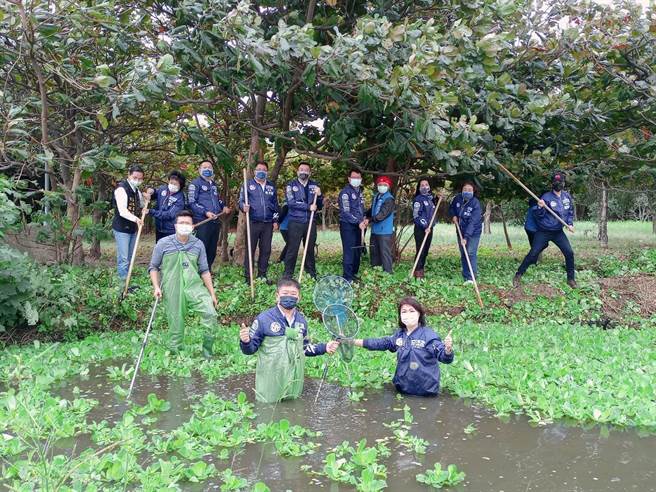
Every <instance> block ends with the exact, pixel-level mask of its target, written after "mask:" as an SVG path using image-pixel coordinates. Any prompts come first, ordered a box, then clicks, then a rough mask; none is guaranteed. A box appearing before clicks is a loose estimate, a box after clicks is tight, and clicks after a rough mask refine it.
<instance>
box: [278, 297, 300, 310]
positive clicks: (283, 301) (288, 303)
mask: <svg viewBox="0 0 656 492" xmlns="http://www.w3.org/2000/svg"><path fill="white" fill-rule="evenodd" d="M297 304H298V297H296V296H280V305H281V306H282V307H284V308H285V309H294V308H295V307H296V305H297Z"/></svg>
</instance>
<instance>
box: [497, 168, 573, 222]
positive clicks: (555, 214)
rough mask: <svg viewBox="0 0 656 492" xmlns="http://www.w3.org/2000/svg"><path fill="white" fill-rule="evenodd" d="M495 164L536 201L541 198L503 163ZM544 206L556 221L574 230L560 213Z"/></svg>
mask: <svg viewBox="0 0 656 492" xmlns="http://www.w3.org/2000/svg"><path fill="white" fill-rule="evenodd" d="M497 166H499V167H500V168H501V170H502V171H503V172H505V173H506V174H507V175H508V176H510V177H511V178H512V179H514V180H515V182H516V183H517V184H518V185H519V186H521V187H522V188H523V189H524V191H526V193H528V194H529V195H531V196H532V197H533V198H535V199H536V200H537V201H538V202H539V201H540V200H541V198H540V197H539V196H537V195H536V194H535V193H533V192H532V191H531V190H529V189H528V187H527V186H526V185H524V183H522V182H521V181H520V180H519V178H517V176H515V175H514V174H513V173H511V172H510V171H509V170H508V169H506V167H505V166H504V165H503V164H499V163H497ZM544 208H545V209H547V212H549V213H550V214H551V215H553V216H554V217H555V218H556V220H557V221H558V222H560V223H561V224H563V225H564V226H565V227H566V228H567V229H568V230H569V231H570V232H572V233H573V232H574V231H573V229H572V226H570V225H569V224H568V223H567V222H565V221H564V220H563V219H562V218H561V217H560V215H558V214H557V213H556V212H554V211H553V210H551V208H550V207H549V205H547V204H545V205H544Z"/></svg>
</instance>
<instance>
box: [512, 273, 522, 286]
mask: <svg viewBox="0 0 656 492" xmlns="http://www.w3.org/2000/svg"><path fill="white" fill-rule="evenodd" d="M521 284H522V276H521V275H520V274H518V273H517V274H515V277H514V278H513V287H514V288H517V287H519V286H520V285H521Z"/></svg>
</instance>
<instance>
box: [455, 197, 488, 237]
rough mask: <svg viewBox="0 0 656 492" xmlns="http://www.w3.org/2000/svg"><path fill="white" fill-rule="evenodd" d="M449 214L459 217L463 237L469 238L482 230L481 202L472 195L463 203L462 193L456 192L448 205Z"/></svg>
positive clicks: (477, 234)
mask: <svg viewBox="0 0 656 492" xmlns="http://www.w3.org/2000/svg"><path fill="white" fill-rule="evenodd" d="M449 215H450V216H451V217H458V218H459V219H460V230H461V231H462V237H463V238H465V239H471V238H472V237H475V236H480V235H481V232H483V225H482V216H481V203H480V202H479V201H478V198H476V197H473V198H472V199H471V200H469V201H468V202H466V203H465V200H464V199H463V198H462V193H458V194H457V195H456V196H455V198H454V199H453V200H452V201H451V205H449Z"/></svg>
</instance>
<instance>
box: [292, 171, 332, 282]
mask: <svg viewBox="0 0 656 492" xmlns="http://www.w3.org/2000/svg"><path fill="white" fill-rule="evenodd" d="M310 173H311V169H310V164H309V163H308V162H305V161H301V162H300V164H299V165H298V170H297V173H296V179H294V180H292V181H290V182H289V183H288V184H287V187H286V189H285V197H286V199H287V207H288V216H289V225H288V232H287V234H288V237H289V240H288V243H287V252H286V254H285V273H284V274H283V277H285V278H292V277H293V276H294V269H295V268H296V259H297V258H298V250H299V248H300V246H301V241H303V242H305V238H306V236H307V237H308V241H307V242H306V243H305V249H306V250H307V253H306V258H305V268H306V270H307V273H308V274H309V275H310V276H311V277H312V278H316V277H317V267H316V264H315V258H314V245H315V243H316V241H317V224H316V214H315V217H313V220H312V224H310V217H311V216H312V215H313V214H312V212H316V211H317V210H321V209H322V208H323V196H322V195H321V188H319V184H318V183H317V182H316V181H314V180H312V179H310ZM315 201H316V203H315ZM308 228H309V230H308Z"/></svg>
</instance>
